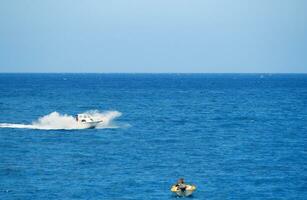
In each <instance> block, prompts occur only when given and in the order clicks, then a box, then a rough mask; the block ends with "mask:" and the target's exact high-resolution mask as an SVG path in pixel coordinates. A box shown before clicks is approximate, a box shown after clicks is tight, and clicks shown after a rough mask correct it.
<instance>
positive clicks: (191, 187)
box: [171, 185, 196, 197]
mask: <svg viewBox="0 0 307 200" xmlns="http://www.w3.org/2000/svg"><path fill="white" fill-rule="evenodd" d="M195 190H196V187H195V186H194V185H187V187H186V189H185V190H181V189H179V188H178V187H177V186H176V185H173V186H172V188H171V191H172V192H173V193H174V194H175V195H176V196H179V197H187V196H191V195H192V194H193V192H194V191H195Z"/></svg>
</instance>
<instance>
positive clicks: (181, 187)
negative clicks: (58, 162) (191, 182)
mask: <svg viewBox="0 0 307 200" xmlns="http://www.w3.org/2000/svg"><path fill="white" fill-rule="evenodd" d="M176 187H177V188H178V189H179V190H181V191H183V192H184V191H185V190H186V188H187V185H186V184H185V183H184V179H183V178H180V179H178V181H177V183H176Z"/></svg>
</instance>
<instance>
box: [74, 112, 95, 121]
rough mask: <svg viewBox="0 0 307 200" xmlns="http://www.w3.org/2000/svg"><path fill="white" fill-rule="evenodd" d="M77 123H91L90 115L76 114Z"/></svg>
mask: <svg viewBox="0 0 307 200" xmlns="http://www.w3.org/2000/svg"><path fill="white" fill-rule="evenodd" d="M76 120H77V122H93V121H94V120H93V119H92V118H91V116H90V115H87V114H78V115H76Z"/></svg>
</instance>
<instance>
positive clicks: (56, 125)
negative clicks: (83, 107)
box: [0, 110, 122, 130]
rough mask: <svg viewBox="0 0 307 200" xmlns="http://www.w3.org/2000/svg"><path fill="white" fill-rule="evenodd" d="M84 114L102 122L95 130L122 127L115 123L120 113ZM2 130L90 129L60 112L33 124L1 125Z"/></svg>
mask: <svg viewBox="0 0 307 200" xmlns="http://www.w3.org/2000/svg"><path fill="white" fill-rule="evenodd" d="M82 114H87V115H89V116H91V118H92V119H93V120H97V121H102V122H100V123H99V124H98V125H97V126H96V127H95V128H99V129H102V128H119V127H120V126H119V125H118V124H117V123H116V122H115V121H114V120H115V118H118V117H120V116H121V115H122V114H121V113H120V112H118V111H107V112H99V111H97V110H94V111H87V112H85V113H82ZM0 128H23V129H41V130H74V129H86V128H89V126H88V125H87V124H83V123H78V122H77V121H76V119H75V117H73V116H71V115H66V114H64V115H62V114H60V113H58V112H52V113H50V114H48V115H45V116H43V117H40V118H39V119H38V120H36V121H34V122H33V123H32V124H11V123H0Z"/></svg>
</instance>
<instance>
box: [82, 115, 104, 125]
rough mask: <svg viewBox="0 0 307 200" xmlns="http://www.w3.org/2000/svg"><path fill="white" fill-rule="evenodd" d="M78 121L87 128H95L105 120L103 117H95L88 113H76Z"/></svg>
mask: <svg viewBox="0 0 307 200" xmlns="http://www.w3.org/2000/svg"><path fill="white" fill-rule="evenodd" d="M76 121H77V122H78V123H79V124H80V125H81V126H84V127H86V128H95V127H96V126H97V125H98V124H99V123H101V122H103V121H102V120H101V119H99V120H98V119H95V118H93V117H92V116H91V115H88V114H78V115H76Z"/></svg>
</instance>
